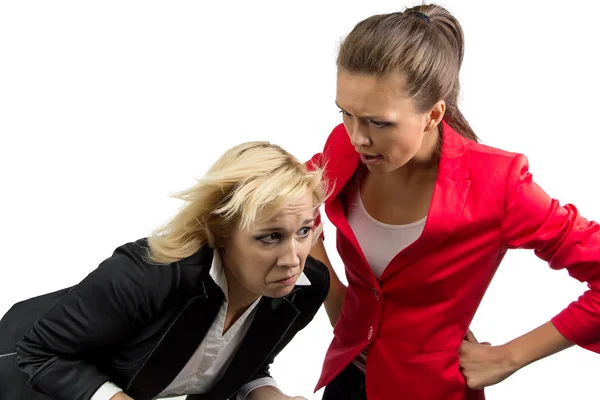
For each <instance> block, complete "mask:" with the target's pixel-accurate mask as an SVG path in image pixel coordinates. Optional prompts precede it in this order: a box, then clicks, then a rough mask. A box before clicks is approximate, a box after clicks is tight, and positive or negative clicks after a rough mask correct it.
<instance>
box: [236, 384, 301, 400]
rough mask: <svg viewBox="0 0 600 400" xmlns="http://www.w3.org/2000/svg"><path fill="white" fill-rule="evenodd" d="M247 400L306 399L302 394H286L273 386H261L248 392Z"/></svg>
mask: <svg viewBox="0 0 600 400" xmlns="http://www.w3.org/2000/svg"><path fill="white" fill-rule="evenodd" d="M247 399H248V400H307V399H306V398H305V397H302V396H294V397H290V396H286V395H285V394H283V393H282V392H281V390H279V389H278V388H276V387H274V386H261V387H259V388H256V389H254V390H253V391H251V392H250V394H249V395H248V397H247Z"/></svg>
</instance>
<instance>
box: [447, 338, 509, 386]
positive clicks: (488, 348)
mask: <svg viewBox="0 0 600 400" xmlns="http://www.w3.org/2000/svg"><path fill="white" fill-rule="evenodd" d="M458 355H459V359H460V368H461V372H462V374H463V375H464V377H465V380H466V382H467V386H468V387H469V388H471V389H474V390H478V389H483V388H484V387H487V386H492V385H495V384H496V383H499V382H502V381H503V380H505V379H506V378H508V377H509V376H511V375H512V374H513V373H515V372H516V371H517V369H518V368H516V366H515V365H514V364H513V363H512V362H511V357H510V354H509V353H508V350H507V349H506V348H505V347H504V346H492V345H491V344H490V343H488V342H483V343H479V342H478V341H477V339H476V338H475V335H473V332H471V331H470V330H469V331H468V332H467V335H466V336H465V340H463V342H462V344H461V346H460V348H459V349H458Z"/></svg>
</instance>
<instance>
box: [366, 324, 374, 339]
mask: <svg viewBox="0 0 600 400" xmlns="http://www.w3.org/2000/svg"><path fill="white" fill-rule="evenodd" d="M372 337H373V326H372V325H371V326H370V327H369V334H368V335H367V340H371V338H372Z"/></svg>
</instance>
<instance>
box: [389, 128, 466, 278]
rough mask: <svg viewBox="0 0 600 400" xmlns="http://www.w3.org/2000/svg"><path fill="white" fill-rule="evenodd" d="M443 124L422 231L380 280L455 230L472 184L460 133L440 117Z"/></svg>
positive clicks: (424, 253) (396, 258) (437, 243)
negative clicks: (435, 177)
mask: <svg viewBox="0 0 600 400" xmlns="http://www.w3.org/2000/svg"><path fill="white" fill-rule="evenodd" d="M442 126H443V136H442V137H443V139H442V140H443V141H442V154H441V158H440V166H439V171H438V177H437V179H436V182H435V187H434V190H433V196H432V199H431V204H430V206H429V211H428V213H427V222H426V223H425V227H424V228H423V233H422V234H421V236H420V237H419V238H418V239H417V240H416V241H415V242H413V243H412V244H411V245H410V246H408V247H407V248H406V249H404V250H403V251H401V252H399V253H398V254H397V255H396V256H395V257H394V258H393V259H392V260H391V261H390V263H389V264H388V266H387V267H386V269H385V270H384V271H383V274H382V275H381V277H380V281H383V280H385V279H387V278H389V277H390V276H392V275H393V274H395V273H396V272H398V271H399V270H401V269H403V268H405V267H406V266H408V265H410V264H412V263H413V262H415V261H416V260H418V259H420V258H423V257H424V256H426V255H427V254H431V253H432V252H434V251H435V249H436V248H437V247H439V246H440V245H441V244H442V243H443V242H444V240H446V238H448V236H450V234H451V233H452V232H453V231H454V228H455V227H456V224H457V223H458V220H459V218H460V216H461V214H462V211H463V208H464V205H465V201H466V199H467V194H468V193H469V187H470V186H471V181H470V180H469V179H468V171H469V152H468V151H467V149H466V143H465V139H463V138H462V136H460V135H459V134H458V133H456V132H455V131H454V130H453V129H452V128H451V127H450V126H449V125H448V124H447V123H446V122H445V121H442Z"/></svg>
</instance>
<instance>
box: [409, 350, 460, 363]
mask: <svg viewBox="0 0 600 400" xmlns="http://www.w3.org/2000/svg"><path fill="white" fill-rule="evenodd" d="M454 356H458V350H457V349H450V350H442V351H436V352H434V353H423V354H415V355H413V356H412V357H410V359H409V360H408V362H409V363H412V362H416V363H418V362H425V361H432V360H439V359H441V358H450V357H454Z"/></svg>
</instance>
